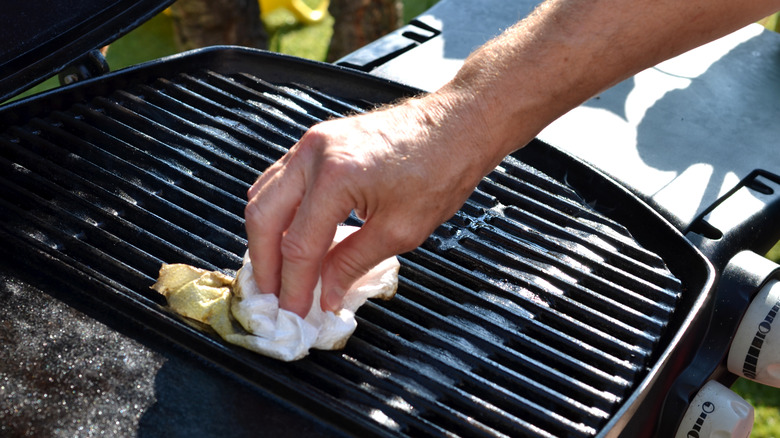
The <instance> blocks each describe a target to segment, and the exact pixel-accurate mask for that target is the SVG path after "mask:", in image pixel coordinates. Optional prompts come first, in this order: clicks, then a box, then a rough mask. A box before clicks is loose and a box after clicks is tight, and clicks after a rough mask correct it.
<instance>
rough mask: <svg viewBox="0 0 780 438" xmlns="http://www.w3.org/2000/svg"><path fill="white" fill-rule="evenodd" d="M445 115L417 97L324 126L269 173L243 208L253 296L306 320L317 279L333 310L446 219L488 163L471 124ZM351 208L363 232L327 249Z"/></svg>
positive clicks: (252, 190) (443, 110)
mask: <svg viewBox="0 0 780 438" xmlns="http://www.w3.org/2000/svg"><path fill="white" fill-rule="evenodd" d="M449 110H450V108H445V105H443V104H442V102H441V101H440V100H436V99H432V98H429V100H426V99H425V98H422V99H414V100H410V101H407V102H406V103H404V104H402V105H399V106H395V107H390V108H387V109H384V110H381V111H376V112H372V113H368V114H364V115H359V116H354V117H349V118H344V119H338V120H333V121H328V122H324V123H321V124H319V125H316V126H314V127H313V128H312V129H310V130H309V131H308V132H307V133H306V134H305V135H304V136H303V137H302V138H301V140H300V142H298V143H297V144H296V145H295V146H293V147H292V148H291V149H290V151H289V152H288V153H287V154H286V155H285V156H284V157H283V158H282V159H281V160H279V161H278V162H277V163H275V164H274V165H272V166H271V167H270V168H268V170H267V171H266V172H265V173H264V174H263V175H261V176H260V178H259V179H258V180H257V182H255V184H254V185H253V186H252V187H251V188H250V189H249V192H248V199H249V202H248V204H247V206H246V210H245V214H246V227H247V236H248V239H249V254H250V258H251V260H252V263H253V266H254V275H255V281H256V283H257V285H258V286H259V288H260V290H261V291H263V292H265V293H274V294H277V295H278V296H279V303H280V307H281V308H284V309H287V310H290V311H293V312H295V313H297V314H298V315H301V316H305V314H306V312H308V309H309V308H310V307H311V304H312V290H313V289H314V287H315V285H316V283H317V280H318V278H319V277H320V275H321V278H322V292H323V293H322V298H321V302H320V305H321V306H322V308H323V309H325V310H337V309H338V308H340V304H341V300H342V297H343V295H344V294H345V293H346V291H347V290H348V289H349V287H350V286H351V284H352V283H353V282H354V281H355V280H356V279H357V278H359V277H360V276H361V275H363V274H364V273H366V272H367V271H368V270H369V269H370V268H371V267H373V266H374V265H376V264H377V263H379V262H380V261H382V260H384V259H386V258H388V257H390V256H393V255H396V254H399V253H402V252H406V251H410V250H412V249H414V248H416V247H417V246H418V245H419V244H420V243H422V242H423V241H424V240H425V238H426V237H427V236H429V235H430V233H431V232H432V231H433V230H434V229H435V228H436V227H437V226H438V225H439V224H441V223H442V222H443V221H445V220H447V219H448V218H449V217H451V216H452V215H453V214H454V213H455V211H457V209H458V208H459V207H460V206H461V205H462V204H463V202H464V201H465V200H466V198H467V197H468V196H469V195H470V194H471V192H472V191H473V189H474V187H475V186H476V184H477V183H478V182H479V180H480V178H481V177H482V176H483V174H484V173H486V172H487V171H488V170H489V169H491V168H492V166H493V165H494V163H491V164H487V165H486V164H485V163H484V161H485V160H484V155H483V154H482V153H480V151H479V141H480V140H483V139H481V138H480V139H477V138H474V137H475V133H477V132H479V130H478V129H474V128H475V127H476V126H475V125H473V124H472V125H468V124H463V123H461V122H463V120H458V118H452V117H450V116H451V114H448V112H449ZM445 115H447V117H445ZM486 169H487V170H486ZM353 210H354V211H355V212H356V214H357V215H358V216H359V217H360V218H361V219H363V220H364V225H363V226H362V227H361V229H360V230H359V231H357V232H355V233H354V234H352V235H350V236H349V237H348V238H347V239H345V240H344V241H343V242H341V243H339V244H337V245H335V246H334V247H333V248H332V249H331V242H332V240H333V236H334V233H335V230H336V226H337V225H338V224H339V223H341V222H343V221H344V220H345V219H346V218H347V216H348V215H349V214H350V212H351V211H353Z"/></svg>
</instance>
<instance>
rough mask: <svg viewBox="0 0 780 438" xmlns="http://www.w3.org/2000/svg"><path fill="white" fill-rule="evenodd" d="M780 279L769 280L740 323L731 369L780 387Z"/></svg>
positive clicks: (738, 373)
mask: <svg viewBox="0 0 780 438" xmlns="http://www.w3.org/2000/svg"><path fill="white" fill-rule="evenodd" d="M778 311H780V282H778V281H777V280H772V281H770V282H769V283H767V284H766V285H765V286H764V287H763V288H762V289H761V291H759V293H758V295H756V297H755V298H754V299H753V301H752V302H751V303H750V306H749V307H748V310H747V312H745V316H744V318H742V322H740V323H739V328H737V333H736V335H735V336H734V341H733V342H732V343H731V349H730V350H729V358H728V369H729V371H731V372H732V373H734V374H737V375H739V376H742V377H746V378H748V379H751V380H755V381H757V382H759V383H762V384H765V385H770V386H774V387H778V388H780V327H774V328H775V330H774V331H772V328H773V325H775V322H778V323H780V321H775V318H776V317H777V313H778Z"/></svg>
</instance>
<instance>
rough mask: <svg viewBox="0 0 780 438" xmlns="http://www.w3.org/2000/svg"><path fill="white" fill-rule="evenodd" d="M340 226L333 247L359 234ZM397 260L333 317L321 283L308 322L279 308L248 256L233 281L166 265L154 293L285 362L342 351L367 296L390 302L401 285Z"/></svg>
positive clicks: (371, 276) (231, 338)
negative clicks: (311, 353) (261, 284)
mask: <svg viewBox="0 0 780 438" xmlns="http://www.w3.org/2000/svg"><path fill="white" fill-rule="evenodd" d="M356 230H357V227H349V226H340V227H339V228H338V230H337V232H336V237H335V238H334V244H335V243H338V242H340V241H341V240H343V239H344V238H345V237H346V236H348V235H349V234H351V233H352V232H354V231H356ZM399 267H400V264H399V262H398V259H397V258H395V257H391V258H389V259H386V260H384V261H383V262H382V263H380V264H379V265H377V266H376V267H374V268H373V269H372V270H371V271H369V272H368V273H367V274H366V275H364V276H363V277H361V278H360V279H359V280H358V281H356V282H355V284H354V285H353V286H352V288H351V289H350V290H349V291H347V293H346V295H345V296H344V301H343V308H342V309H341V310H339V311H338V312H336V313H334V312H331V311H327V312H324V311H323V310H322V308H321V307H320V295H321V288H320V283H317V287H316V288H315V289H314V300H313V301H312V306H311V309H309V313H308V314H307V315H306V317H305V318H301V317H300V316H298V315H297V314H295V313H293V312H289V311H287V310H284V309H279V300H278V298H277V297H276V295H273V294H265V293H262V292H261V291H260V290H259V289H258V288H257V285H256V284H255V282H254V278H253V276H252V263H251V262H250V261H249V256H248V254H247V255H245V256H244V265H243V266H242V268H241V269H240V270H239V271H238V274H237V275H236V278H235V279H233V278H231V277H229V276H227V275H224V274H222V273H219V272H213V271H207V270H204V269H199V268H195V267H192V266H189V265H184V264H170V265H169V264H164V265H163V266H162V268H161V269H160V275H159V278H158V280H157V283H155V284H154V285H153V286H152V289H154V290H156V291H158V292H159V293H161V294H163V295H164V296H165V297H166V299H167V301H168V305H169V306H170V307H171V309H172V310H173V311H175V312H176V313H178V314H180V315H182V316H185V317H187V318H191V319H194V320H196V321H199V322H201V323H204V324H207V325H209V326H211V327H212V328H213V329H214V331H216V332H217V334H219V335H220V336H221V337H222V338H223V339H224V340H226V341H228V342H230V343H232V344H235V345H239V346H241V347H244V348H247V349H249V350H252V351H255V352H258V353H260V354H263V355H265V356H269V357H273V358H276V359H280V360H284V361H292V360H298V359H301V358H302V357H304V356H306V355H307V354H308V352H309V350H310V349H311V348H316V349H320V350H335V349H340V348H343V347H344V345H345V344H346V342H347V340H348V339H349V337H350V336H351V335H352V333H353V332H354V331H355V328H356V327H357V321H356V320H355V311H357V309H358V308H359V307H360V306H362V305H363V303H365V302H366V299H368V298H382V299H390V298H392V297H393V296H394V295H395V291H396V289H397V287H398V270H399Z"/></svg>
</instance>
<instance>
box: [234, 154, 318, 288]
mask: <svg viewBox="0 0 780 438" xmlns="http://www.w3.org/2000/svg"><path fill="white" fill-rule="evenodd" d="M277 164H279V163H277ZM288 175H289V176H290V177H291V178H290V179H289V180H285V177H287V176H288ZM303 193H304V182H303V180H302V178H301V176H300V174H299V173H298V172H296V171H295V170H294V169H292V170H289V169H286V168H283V167H282V166H281V165H278V166H277V165H274V166H272V168H270V169H269V171H267V172H266V173H264V174H263V175H262V176H261V177H260V178H259V179H258V181H257V182H256V183H255V184H254V185H252V188H250V189H249V192H248V197H249V200H248V202H247V204H246V207H245V209H244V217H245V218H246V234H247V240H248V250H249V258H250V260H251V261H252V273H253V276H254V279H255V283H256V284H257V287H258V288H259V289H260V291H262V292H264V293H272V294H275V295H279V291H280V287H281V272H282V254H281V242H282V236H283V234H284V232H285V230H286V229H287V227H288V226H289V224H290V222H291V221H292V218H293V216H294V215H295V211H296V209H297V208H298V204H299V203H300V201H301V199H302V198H303Z"/></svg>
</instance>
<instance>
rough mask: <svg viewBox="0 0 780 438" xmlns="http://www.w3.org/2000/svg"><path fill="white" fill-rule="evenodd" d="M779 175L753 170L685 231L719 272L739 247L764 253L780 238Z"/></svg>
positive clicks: (739, 249) (740, 249) (738, 250)
mask: <svg viewBox="0 0 780 438" xmlns="http://www.w3.org/2000/svg"><path fill="white" fill-rule="evenodd" d="M778 223H780V176H778V175H776V174H774V173H771V172H767V171H765V170H760V169H758V170H754V171H753V172H751V173H750V174H749V175H748V176H747V177H745V178H744V179H743V180H742V181H740V182H739V184H737V185H736V186H735V187H734V188H733V189H732V190H730V191H729V192H728V193H726V194H725V195H724V196H722V197H721V198H720V199H718V200H717V201H716V202H715V203H714V204H713V205H711V206H710V207H708V208H707V209H706V210H704V212H703V213H702V214H701V215H700V216H699V217H698V218H696V219H695V220H694V221H693V222H692V223H691V225H689V226H688V228H687V229H686V230H685V233H684V234H685V235H686V237H687V238H688V239H689V240H691V242H693V244H694V245H696V246H697V247H699V249H700V250H701V251H702V252H703V253H704V255H706V256H707V258H708V259H710V261H711V262H712V263H713V265H714V266H715V269H716V270H717V271H718V272H723V270H724V269H725V268H726V265H727V264H728V263H729V261H730V260H732V258H733V257H734V256H735V255H736V254H737V253H738V252H740V251H742V250H751V251H753V252H756V253H758V254H766V253H767V252H768V251H769V250H770V249H771V248H772V245H774V243H775V242H777V241H778V240H780V227H778V226H777V224H778Z"/></svg>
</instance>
